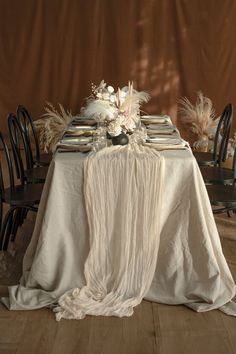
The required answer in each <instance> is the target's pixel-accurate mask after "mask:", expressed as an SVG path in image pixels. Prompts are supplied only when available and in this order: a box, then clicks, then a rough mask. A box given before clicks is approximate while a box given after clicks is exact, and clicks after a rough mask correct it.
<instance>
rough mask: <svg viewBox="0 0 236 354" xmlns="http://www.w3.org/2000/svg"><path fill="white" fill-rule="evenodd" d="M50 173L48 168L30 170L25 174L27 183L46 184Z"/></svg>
mask: <svg viewBox="0 0 236 354" xmlns="http://www.w3.org/2000/svg"><path fill="white" fill-rule="evenodd" d="M47 173H48V167H46V166H44V167H35V168H30V169H28V170H26V171H25V172H24V175H25V178H26V180H27V182H30V183H44V182H45V179H46V176H47Z"/></svg>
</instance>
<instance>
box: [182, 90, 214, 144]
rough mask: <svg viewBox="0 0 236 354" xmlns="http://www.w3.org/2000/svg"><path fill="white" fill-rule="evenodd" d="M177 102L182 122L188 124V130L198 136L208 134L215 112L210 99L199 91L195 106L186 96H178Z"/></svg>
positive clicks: (212, 124)
mask: <svg viewBox="0 0 236 354" xmlns="http://www.w3.org/2000/svg"><path fill="white" fill-rule="evenodd" d="M178 103H179V104H180V107H179V108H178V111H179V113H180V114H181V120H182V122H183V123H185V124H188V125H190V130H191V131H192V132H193V133H194V134H196V135H197V136H198V137H199V138H200V137H202V136H204V135H205V136H209V134H210V131H211V130H212V127H213V126H214V125H215V112H214V109H213V105H212V102H211V100H210V99H209V98H207V97H205V96H203V94H202V92H200V91H199V92H198V93H197V100H196V104H195V106H194V105H193V104H192V103H191V102H190V101H189V100H188V99H187V98H186V97H183V98H180V99H179V100H178Z"/></svg>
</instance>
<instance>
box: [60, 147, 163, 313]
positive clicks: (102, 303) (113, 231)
mask: <svg viewBox="0 0 236 354" xmlns="http://www.w3.org/2000/svg"><path fill="white" fill-rule="evenodd" d="M163 164H164V159H163V158H162V157H160V154H159V153H158V152H157V151H155V150H153V149H152V150H149V149H146V148H144V147H142V146H139V145H137V144H135V145H133V146H132V145H128V146H125V147H110V148H108V149H103V150H100V151H99V152H97V153H93V154H91V155H90V156H89V157H87V158H86V159H85V163H84V196H85V205H86V211H87V217H88V224H89V232H90V251H89V255H88V258H87V259H86V262H85V269H84V274H85V280H86V285H85V286H84V287H83V288H82V289H78V288H76V289H74V290H72V291H69V292H68V293H66V294H65V295H64V296H62V297H61V298H60V299H59V304H60V307H58V308H57V309H55V311H57V315H56V316H57V319H60V318H61V317H64V318H69V319H71V318H75V319H80V318H83V317H84V316H85V315H86V314H90V315H103V316H119V317H122V316H131V315H132V314H133V307H134V306H136V305H138V304H139V303H140V302H141V301H142V299H143V297H144V295H146V293H147V292H148V290H149V288H150V286H151V282H152V279H153V275H154V272H155V267H156V259H157V254H158V248H159V241H160V209H161V205H162V198H161V191H162V181H163Z"/></svg>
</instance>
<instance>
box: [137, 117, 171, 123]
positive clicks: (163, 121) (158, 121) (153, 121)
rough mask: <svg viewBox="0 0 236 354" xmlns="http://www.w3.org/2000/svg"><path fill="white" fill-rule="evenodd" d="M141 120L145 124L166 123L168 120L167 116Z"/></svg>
mask: <svg viewBox="0 0 236 354" xmlns="http://www.w3.org/2000/svg"><path fill="white" fill-rule="evenodd" d="M141 122H142V123H144V124H151V123H156V124H164V123H167V120H166V119H165V118H151V119H150V118H141Z"/></svg>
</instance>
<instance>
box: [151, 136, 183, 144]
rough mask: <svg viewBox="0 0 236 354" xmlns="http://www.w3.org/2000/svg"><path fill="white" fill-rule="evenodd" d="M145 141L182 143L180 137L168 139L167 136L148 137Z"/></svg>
mask: <svg viewBox="0 0 236 354" xmlns="http://www.w3.org/2000/svg"><path fill="white" fill-rule="evenodd" d="M146 141H147V142H149V143H153V144H166V145H179V144H182V142H183V141H182V139H168V138H160V137H152V138H150V137H148V138H147V140H146Z"/></svg>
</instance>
